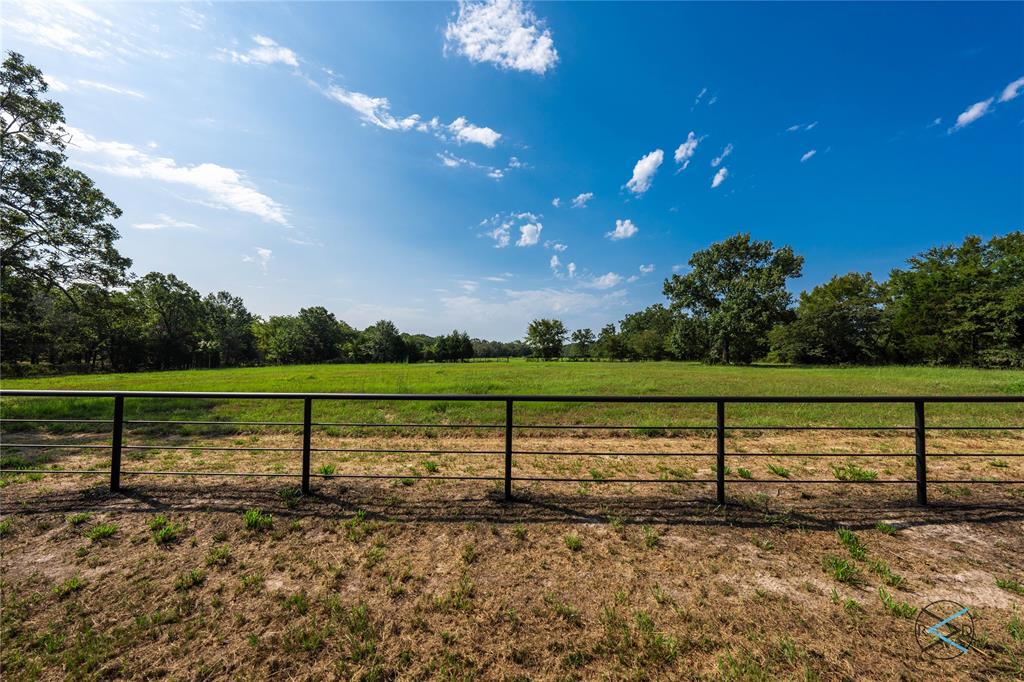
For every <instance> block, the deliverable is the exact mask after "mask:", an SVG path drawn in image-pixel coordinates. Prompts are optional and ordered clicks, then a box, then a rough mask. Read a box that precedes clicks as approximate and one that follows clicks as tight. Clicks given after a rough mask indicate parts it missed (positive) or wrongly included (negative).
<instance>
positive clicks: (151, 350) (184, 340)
mask: <svg viewBox="0 0 1024 682" xmlns="http://www.w3.org/2000/svg"><path fill="white" fill-rule="evenodd" d="M129 293H130V296H131V297H132V298H133V299H134V301H135V303H136V305H137V306H138V309H139V310H140V312H141V315H142V320H143V324H144V328H145V335H146V342H147V347H148V356H149V358H150V360H149V364H150V365H151V366H153V367H156V368H158V369H171V368H181V367H189V366H192V365H194V364H195V356H196V354H197V352H198V351H199V340H200V339H201V332H202V325H203V320H204V313H205V310H204V308H203V302H202V299H201V298H200V297H199V292H198V291H196V290H195V289H193V288H192V287H190V286H189V285H188V284H187V283H185V282H183V281H182V280H180V279H178V278H177V277H175V276H174V275H165V274H163V273H160V272H151V273H149V274H148V275H146V276H145V277H142V278H141V279H139V280H137V281H136V282H135V283H134V284H132V286H131V289H130V292H129Z"/></svg>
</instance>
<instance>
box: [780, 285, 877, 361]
mask: <svg viewBox="0 0 1024 682" xmlns="http://www.w3.org/2000/svg"><path fill="white" fill-rule="evenodd" d="M881 302H882V297H881V288H880V287H879V285H878V283H877V282H875V280H874V279H873V278H872V277H871V274H870V273H866V274H861V273H858V272H851V273H849V274H846V275H841V276H835V277H833V278H832V279H831V280H829V281H828V282H826V283H825V284H821V285H818V286H816V287H814V289H812V290H811V291H810V293H808V292H803V293H801V294H800V303H799V305H798V306H797V308H796V311H795V317H794V319H793V321H792V322H791V323H790V324H787V325H779V326H778V327H776V328H775V329H773V330H772V332H771V335H770V336H771V346H772V352H773V353H774V355H775V356H776V357H777V358H778V359H780V360H782V361H783V362H799V363H818V364H842V363H871V362H878V361H879V360H881V359H882V353H883V351H882V307H881Z"/></svg>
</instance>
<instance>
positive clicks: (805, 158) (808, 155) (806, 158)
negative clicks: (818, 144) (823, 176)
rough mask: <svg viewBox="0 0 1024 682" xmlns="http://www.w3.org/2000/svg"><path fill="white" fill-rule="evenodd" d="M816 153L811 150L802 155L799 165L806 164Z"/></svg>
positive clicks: (815, 150) (814, 150)
mask: <svg viewBox="0 0 1024 682" xmlns="http://www.w3.org/2000/svg"><path fill="white" fill-rule="evenodd" d="M817 153H818V150H817V149H812V150H810V151H808V152H805V153H804V155H803V156H801V157H800V163H806V162H808V161H810V160H811V157H812V156H814V155H815V154H817Z"/></svg>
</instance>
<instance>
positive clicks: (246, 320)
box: [202, 291, 258, 367]
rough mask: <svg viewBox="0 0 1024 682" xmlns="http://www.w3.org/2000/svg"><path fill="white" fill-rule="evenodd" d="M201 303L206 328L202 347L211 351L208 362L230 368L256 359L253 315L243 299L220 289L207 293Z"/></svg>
mask: <svg viewBox="0 0 1024 682" xmlns="http://www.w3.org/2000/svg"><path fill="white" fill-rule="evenodd" d="M203 304H204V306H205V307H206V330H205V334H204V338H203V343H202V348H203V349H204V350H206V351H207V352H208V353H209V354H210V357H209V361H208V364H211V365H212V364H216V365H219V366H225V367H231V366H236V365H242V364H246V363H250V362H253V361H254V360H256V358H257V357H258V355H257V352H256V335H255V334H254V333H253V322H254V321H255V319H256V318H255V317H254V316H253V314H252V313H250V312H249V311H248V310H247V309H246V307H245V302H244V301H242V299H240V298H238V297H237V296H232V295H231V294H229V293H228V292H226V291H219V292H217V293H216V294H208V295H207V296H206V298H204V299H203ZM214 358H215V359H216V361H215V362H214V361H213V360H214Z"/></svg>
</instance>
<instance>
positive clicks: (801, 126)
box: [786, 121, 818, 133]
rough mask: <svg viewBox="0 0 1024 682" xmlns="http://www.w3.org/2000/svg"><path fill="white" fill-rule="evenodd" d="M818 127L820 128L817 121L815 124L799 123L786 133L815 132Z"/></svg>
mask: <svg viewBox="0 0 1024 682" xmlns="http://www.w3.org/2000/svg"><path fill="white" fill-rule="evenodd" d="M817 126H818V122H817V121H815V122H814V123H797V124H796V125H791V126H789V127H788V128H786V132H787V133H795V132H797V131H799V130H804V131H807V130H814V129H815V128H816V127H817Z"/></svg>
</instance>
